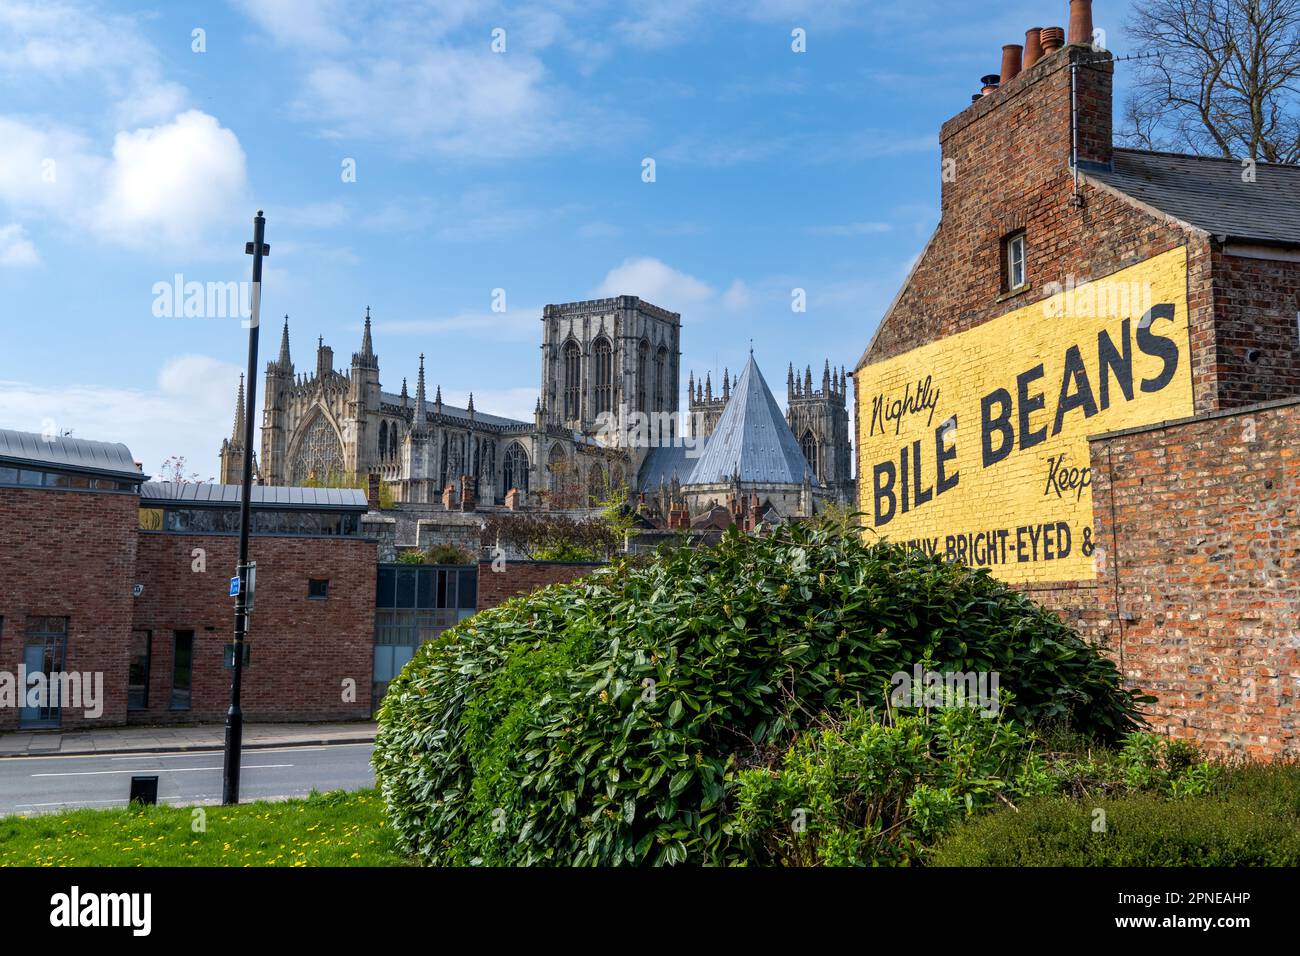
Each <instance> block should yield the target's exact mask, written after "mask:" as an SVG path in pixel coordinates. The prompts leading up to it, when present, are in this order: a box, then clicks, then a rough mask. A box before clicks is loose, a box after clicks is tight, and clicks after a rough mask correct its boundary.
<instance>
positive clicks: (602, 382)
mask: <svg viewBox="0 0 1300 956" xmlns="http://www.w3.org/2000/svg"><path fill="white" fill-rule="evenodd" d="M594 351H595V353H596V414H597V415H599V414H601V413H602V412H608V411H611V410H613V408H614V350H613V348H611V347H610V344H609V339H607V338H605V337H604V336H601V337H600V338H598V339H596V344H595V346H594Z"/></svg>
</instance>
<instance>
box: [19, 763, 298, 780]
mask: <svg viewBox="0 0 1300 956" xmlns="http://www.w3.org/2000/svg"><path fill="white" fill-rule="evenodd" d="M292 766H293V764H291V763H249V764H244V767H243V769H245V770H273V769H277V768H280V767H292ZM224 769H225V768H224V767H150V768H149V773H194V772H195V771H198V770H224ZM136 772H137V771H135V770H71V771H68V772H66V773H34V774H32V776H33V777H101V776H103V775H105V774H110V773H136Z"/></svg>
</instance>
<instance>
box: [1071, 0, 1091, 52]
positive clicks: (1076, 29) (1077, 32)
mask: <svg viewBox="0 0 1300 956" xmlns="http://www.w3.org/2000/svg"><path fill="white" fill-rule="evenodd" d="M1070 42H1071V43H1087V44H1091V43H1092V0H1070Z"/></svg>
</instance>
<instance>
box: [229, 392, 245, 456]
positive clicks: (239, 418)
mask: <svg viewBox="0 0 1300 956" xmlns="http://www.w3.org/2000/svg"><path fill="white" fill-rule="evenodd" d="M243 441H244V376H243V375H240V376H239V396H238V397H237V398H236V399H235V429H234V431H233V432H232V433H231V436H230V443H231V444H232V445H240V444H243Z"/></svg>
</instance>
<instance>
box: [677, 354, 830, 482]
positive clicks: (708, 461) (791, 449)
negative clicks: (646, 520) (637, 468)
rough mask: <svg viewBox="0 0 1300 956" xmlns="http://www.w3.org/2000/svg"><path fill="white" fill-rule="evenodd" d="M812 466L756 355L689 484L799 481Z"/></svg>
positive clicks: (733, 393)
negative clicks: (759, 367) (786, 418)
mask: <svg viewBox="0 0 1300 956" xmlns="http://www.w3.org/2000/svg"><path fill="white" fill-rule="evenodd" d="M808 470H809V469H808V462H807V460H806V459H805V458H804V456H803V452H802V451H800V450H799V443H798V442H797V441H795V437H794V434H793V433H792V432H791V431H790V426H789V425H788V424H786V421H785V416H784V415H783V414H781V409H780V407H779V406H778V405H777V404H776V399H775V398H773V397H772V392H771V390H770V389H769V388H768V387H767V382H766V381H764V380H763V373H762V372H760V371H759V370H758V364H757V363H756V362H755V361H754V357H753V356H752V355H751V356H750V357H749V362H748V363H747V364H746V365H745V370H744V371H743V372H741V373H740V378H739V380H737V382H736V388H735V391H734V392H732V395H731V401H729V402H728V403H727V407H726V408H725V409H724V410H723V412H722V415H721V416H720V417H719V418H718V424H717V425H715V426H714V428H713V434H712V435H711V436H710V437H709V440H708V443H707V444H706V445H705V446H704V454H703V455H701V456H700V459H699V461H698V462H696V464H695V468H694V469H693V470H692V471H691V476H690V479H689V480H688V481H687V482H686V483H687V484H688V485H704V484H720V483H725V482H729V481H731V480H732V479H733V478H734V477H735V476H736V475H739V476H740V480H741V481H743V482H765V483H772V484H790V485H797V484H800V483H801V482H802V481H803V480H804V475H805V474H806V473H807V472H808ZM816 481H817V479H815V478H814V479H813V482H814V484H815V483H816Z"/></svg>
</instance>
